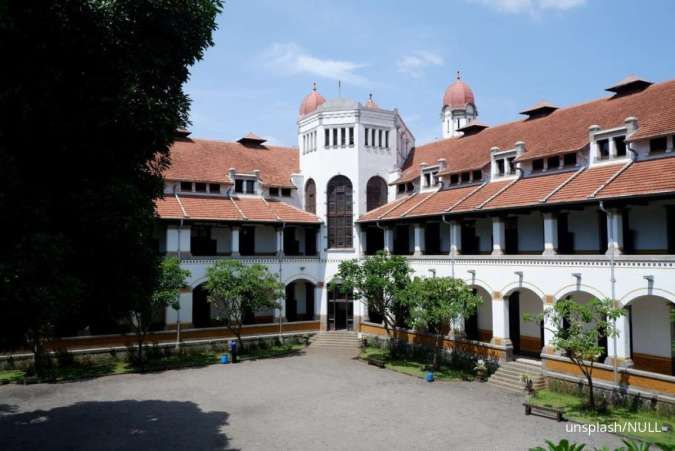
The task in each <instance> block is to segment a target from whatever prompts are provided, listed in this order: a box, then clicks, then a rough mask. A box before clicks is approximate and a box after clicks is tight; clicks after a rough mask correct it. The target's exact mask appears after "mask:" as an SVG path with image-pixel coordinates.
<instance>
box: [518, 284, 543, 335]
mask: <svg viewBox="0 0 675 451" xmlns="http://www.w3.org/2000/svg"><path fill="white" fill-rule="evenodd" d="M543 308H544V306H543V303H542V300H541V299H539V297H538V296H537V295H536V294H535V293H533V292H532V291H530V290H520V335H525V336H527V337H536V338H539V336H540V335H541V330H540V327H539V322H538V321H525V319H524V318H523V316H524V315H526V314H530V315H539V314H541V313H542V312H543Z"/></svg>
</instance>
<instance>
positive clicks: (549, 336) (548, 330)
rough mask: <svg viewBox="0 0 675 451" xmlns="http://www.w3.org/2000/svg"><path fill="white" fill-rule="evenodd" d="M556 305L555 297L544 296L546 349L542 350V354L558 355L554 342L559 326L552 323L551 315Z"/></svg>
mask: <svg viewBox="0 0 675 451" xmlns="http://www.w3.org/2000/svg"><path fill="white" fill-rule="evenodd" d="M554 303H555V297H554V296H553V295H550V294H547V295H545V296H544V349H542V353H544V354H554V353H556V350H555V348H554V347H553V345H552V342H553V334H554V331H555V330H557V328H558V325H557V324H555V323H554V322H553V321H551V316H550V314H549V312H550V311H551V310H552V309H553V305H554Z"/></svg>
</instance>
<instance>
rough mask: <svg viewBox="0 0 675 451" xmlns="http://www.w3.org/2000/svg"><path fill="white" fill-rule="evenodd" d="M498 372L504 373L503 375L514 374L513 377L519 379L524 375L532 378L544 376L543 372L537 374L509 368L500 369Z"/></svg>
mask: <svg viewBox="0 0 675 451" xmlns="http://www.w3.org/2000/svg"><path fill="white" fill-rule="evenodd" d="M497 371H498V372H500V373H502V374H512V375H514V376H517V377H520V376H521V375H522V374H527V375H528V376H530V377H532V378H536V377H539V376H542V372H541V371H536V372H535V371H522V370H518V369H513V368H508V367H500V368H499V369H498V370H497Z"/></svg>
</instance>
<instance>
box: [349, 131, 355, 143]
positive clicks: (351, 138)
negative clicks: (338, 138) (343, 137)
mask: <svg viewBox="0 0 675 451" xmlns="http://www.w3.org/2000/svg"><path fill="white" fill-rule="evenodd" d="M349 145H350V146H353V145H354V127H349Z"/></svg>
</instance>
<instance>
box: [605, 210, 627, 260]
mask: <svg viewBox="0 0 675 451" xmlns="http://www.w3.org/2000/svg"><path fill="white" fill-rule="evenodd" d="M612 250H614V255H621V252H622V250H623V216H622V215H621V211H619V210H609V212H608V213H607V255H609V254H610V253H611V252H612Z"/></svg>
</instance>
